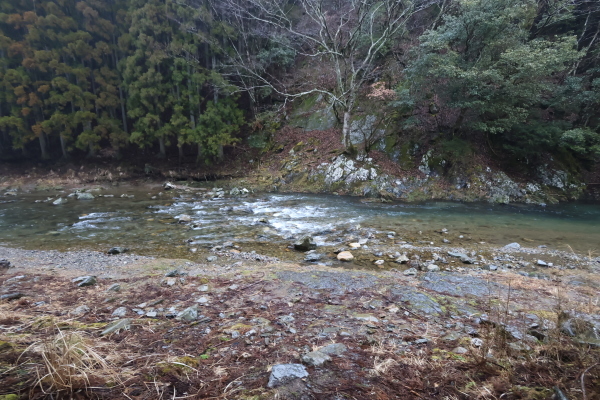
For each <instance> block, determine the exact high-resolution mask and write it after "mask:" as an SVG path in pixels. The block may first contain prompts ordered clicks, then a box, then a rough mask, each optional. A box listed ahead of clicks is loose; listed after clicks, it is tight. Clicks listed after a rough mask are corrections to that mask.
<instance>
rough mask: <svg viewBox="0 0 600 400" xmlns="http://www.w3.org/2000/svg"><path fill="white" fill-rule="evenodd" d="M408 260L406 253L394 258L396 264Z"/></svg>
mask: <svg viewBox="0 0 600 400" xmlns="http://www.w3.org/2000/svg"><path fill="white" fill-rule="evenodd" d="M408 261H409V259H408V257H407V256H406V254H402V255H401V256H400V257H398V258H396V262H397V263H398V264H406V263H407V262H408Z"/></svg>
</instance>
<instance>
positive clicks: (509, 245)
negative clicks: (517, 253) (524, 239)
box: [502, 242, 521, 250]
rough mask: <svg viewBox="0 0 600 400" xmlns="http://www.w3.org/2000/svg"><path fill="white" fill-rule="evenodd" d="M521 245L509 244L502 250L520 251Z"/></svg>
mask: <svg viewBox="0 0 600 400" xmlns="http://www.w3.org/2000/svg"><path fill="white" fill-rule="evenodd" d="M520 249H521V245H520V244H519V243H516V242H515V243H509V244H507V245H506V246H504V247H503V248H502V250H520Z"/></svg>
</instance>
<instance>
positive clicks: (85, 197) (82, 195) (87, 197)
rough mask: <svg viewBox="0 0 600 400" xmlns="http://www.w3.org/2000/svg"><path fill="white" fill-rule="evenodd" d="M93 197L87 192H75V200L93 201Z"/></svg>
mask: <svg viewBox="0 0 600 400" xmlns="http://www.w3.org/2000/svg"><path fill="white" fill-rule="evenodd" d="M94 198H95V197H94V195H93V194H91V193H88V192H77V200H94Z"/></svg>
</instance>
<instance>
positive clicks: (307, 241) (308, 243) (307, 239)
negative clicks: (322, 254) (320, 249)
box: [294, 236, 317, 251]
mask: <svg viewBox="0 0 600 400" xmlns="http://www.w3.org/2000/svg"><path fill="white" fill-rule="evenodd" d="M316 248H317V243H315V240H314V239H313V238H312V237H311V236H304V237H303V238H301V239H299V240H297V241H296V242H295V243H294V249H295V250H298V251H309V250H315V249H316Z"/></svg>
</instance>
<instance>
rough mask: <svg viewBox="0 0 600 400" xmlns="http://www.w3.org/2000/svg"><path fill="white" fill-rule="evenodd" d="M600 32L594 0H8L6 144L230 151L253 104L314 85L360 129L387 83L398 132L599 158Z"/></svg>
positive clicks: (0, 11) (51, 150)
mask: <svg viewBox="0 0 600 400" xmlns="http://www.w3.org/2000/svg"><path fill="white" fill-rule="evenodd" d="M598 43H600V6H599V5H598V2H597V1H591V0H428V1H425V0H397V1H391V0H390V1H388V0H385V1H371V0H277V1H263V0H227V1H216V0H179V1H174V0H105V1H99V0H85V1H77V0H39V1H25V0H13V1H0V156H1V157H40V158H43V159H47V158H54V159H56V158H59V157H62V158H65V159H67V158H69V157H71V156H72V155H73V154H78V155H79V156H81V155H84V154H87V155H88V156H95V155H97V154H99V153H102V154H104V155H108V154H110V155H112V156H115V157H118V156H119V155H120V154H121V153H122V151H124V150H125V151H132V149H135V148H147V149H151V150H152V151H153V152H154V153H156V154H157V155H158V156H159V157H165V156H167V155H169V154H173V155H174V154H175V153H176V154H177V155H178V156H179V157H183V156H185V155H186V154H187V155H193V156H196V157H197V158H198V159H199V160H204V161H213V160H218V159H221V158H222V157H223V149H224V146H229V145H234V144H235V143H238V142H240V141H241V140H244V137H243V135H242V134H241V132H242V131H244V130H243V127H244V125H245V123H246V122H247V121H250V120H252V119H254V118H257V116H259V114H260V113H261V112H263V111H269V112H277V111H278V110H279V111H281V110H283V108H282V105H283V106H287V105H288V103H287V102H286V100H288V99H294V98H296V97H298V96H302V95H307V94H315V93H320V94H321V95H322V96H324V98H325V100H326V101H327V102H328V103H329V105H330V106H331V107H332V108H333V110H334V111H335V112H336V113H337V116H338V120H339V124H340V128H341V137H340V140H341V141H342V142H343V144H344V145H345V146H348V145H349V139H348V134H349V129H350V120H351V118H352V117H353V113H354V111H355V109H357V108H359V107H360V104H361V98H362V99H363V100H362V101H363V102H364V101H365V100H366V101H367V102H368V101H369V99H372V96H371V95H369V94H368V91H369V88H373V87H377V88H380V89H381V90H385V91H386V93H388V94H387V95H386V96H385V102H387V104H388V111H389V109H392V110H395V113H391V114H389V113H388V115H395V116H396V118H397V119H398V121H397V122H398V123H397V129H396V131H395V132H392V133H391V134H393V135H396V136H397V137H398V138H402V137H403V135H405V134H407V132H412V133H414V132H421V133H422V134H425V136H426V134H428V133H431V132H436V133H438V134H440V135H442V136H443V137H446V138H455V137H460V139H461V140H466V141H470V140H471V141H480V142H481V141H484V142H486V143H488V144H489V145H490V146H492V147H494V148H495V149H496V151H502V152H505V153H506V154H508V155H510V156H511V157H514V158H515V159H518V160H522V161H526V162H530V161H532V160H534V159H535V157H536V154H540V152H541V151H543V152H549V153H554V154H563V155H564V154H569V155H571V156H573V155H574V156H576V157H578V158H579V159H581V160H585V161H586V162H594V161H595V160H597V158H598V157H599V156H600V111H599V110H600V65H599V61H600V46H599V45H598ZM307 71H308V72H307ZM311 72H312V74H313V75H312V76H311V75H310V73H311ZM298 77H300V78H298ZM307 77H308V79H307ZM393 90H395V92H396V95H395V96H392V97H395V98H392V97H390V96H389V93H390V92H391V93H394V92H393ZM369 96H371V97H369ZM423 110H426V112H423ZM264 115H272V114H264ZM431 121H434V123H432V122H431Z"/></svg>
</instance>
